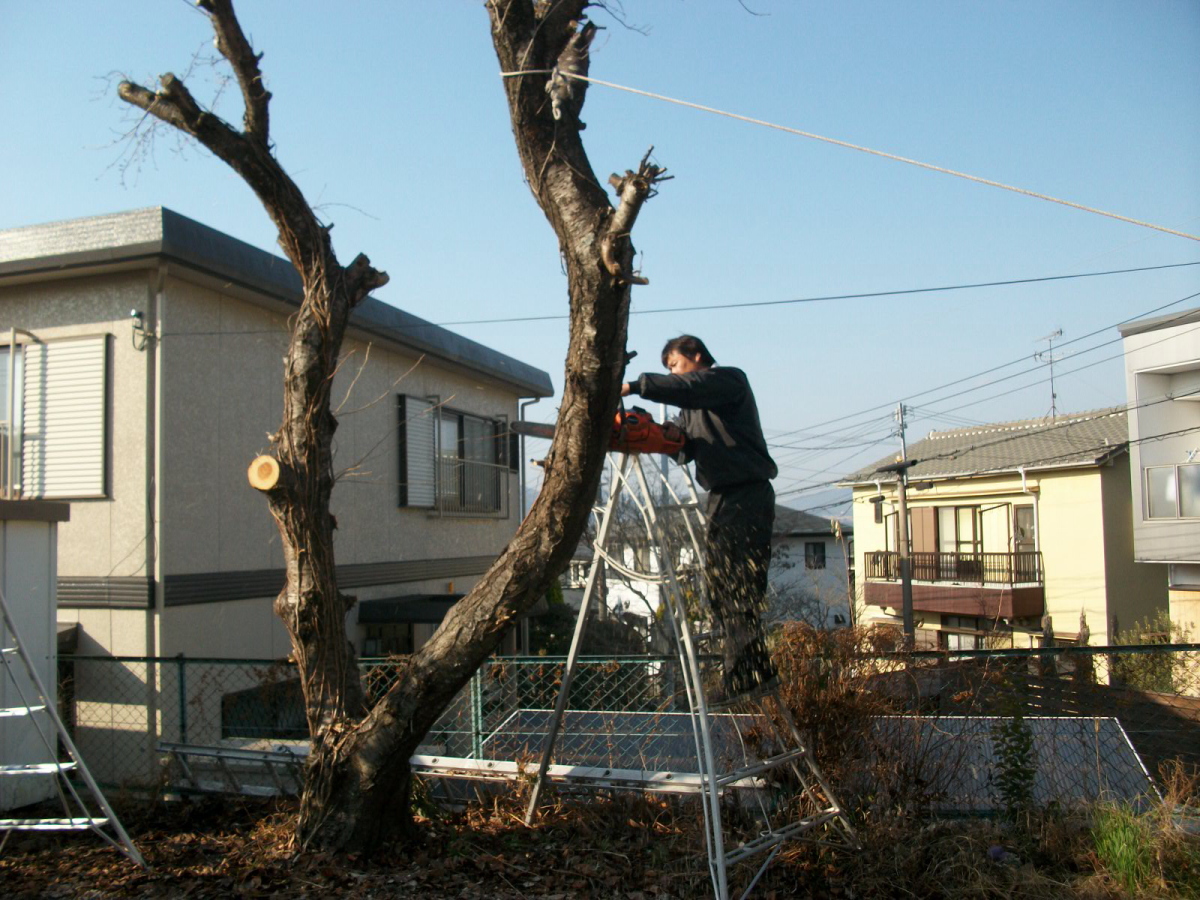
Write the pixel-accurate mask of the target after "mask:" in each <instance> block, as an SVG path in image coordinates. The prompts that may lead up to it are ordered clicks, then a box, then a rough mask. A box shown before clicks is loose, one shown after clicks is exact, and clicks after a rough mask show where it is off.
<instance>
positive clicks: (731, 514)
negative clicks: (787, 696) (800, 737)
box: [621, 334, 779, 700]
mask: <svg viewBox="0 0 1200 900" xmlns="http://www.w3.org/2000/svg"><path fill="white" fill-rule="evenodd" d="M662 362H663V365H664V366H666V368H667V371H668V372H670V374H669V375H660V374H655V373H646V374H643V375H641V376H639V377H638V378H637V379H636V380H634V381H630V382H627V383H625V384H623V385H622V386H621V396H622V397H626V396H629V395H630V394H636V395H638V396H640V397H643V398H645V399H647V400H654V401H657V402H659V403H668V404H670V405H672V406H677V407H679V408H680V410H681V412H680V415H679V417H678V418H677V419H676V420H675V421H674V423H673V424H675V425H677V426H678V427H679V428H680V430H681V431H682V432H683V434H684V436H685V438H686V441H685V443H684V449H683V452H682V453H681V454H680V455H679V457H678V461H679V462H680V463H688V462H692V461H693V460H694V461H695V463H696V480H697V481H699V483H700V486H701V487H702V488H704V489H705V490H707V491H708V492H709V494H708V503H707V507H706V510H705V518H706V519H707V520H708V531H707V533H706V535H705V541H704V544H705V546H704V572H705V580H706V581H707V586H708V603H709V607H710V609H711V610H712V614H713V618H714V619H715V620H716V623H717V625H718V626H719V627H720V629H721V631H722V633H723V634H724V657H725V673H724V688H725V698H724V699H726V700H734V699H736V698H740V697H745V696H751V697H753V696H759V695H761V694H764V693H766V692H769V691H771V690H774V689H775V688H776V687H777V686H778V684H779V677H778V673H777V672H776V669H775V666H774V665H773V664H772V662H771V658H770V656H769V655H768V653H767V645H766V640H765V636H764V634H763V628H762V620H761V614H762V612H763V608H764V606H765V602H766V592H767V570H768V568H769V566H770V562H771V526H772V525H773V524H774V521H775V491H774V490H773V489H772V487H771V479H772V478H774V477H775V476H776V475H777V474H778V471H779V470H778V469H777V468H776V466H775V462H774V460H772V459H771V455H770V453H768V451H767V442H766V440H765V439H764V438H763V433H762V425H761V424H760V423H759V418H758V406H757V405H756V404H755V402H754V392H753V391H752V390H751V389H750V382H749V380H748V379H747V378H746V375H745V373H744V372H742V370H741V369H735V368H731V367H727V366H718V365H717V364H716V360H715V359H713V356H712V354H711V353H709V352H708V348H707V347H705V346H704V342H703V341H701V340H700V339H699V338H697V337H693V336H692V335H687V334H685V335H681V336H680V337H677V338H673V339H672V340H669V341H667V343H666V346H664V347H663V351H662ZM714 699H715V698H714Z"/></svg>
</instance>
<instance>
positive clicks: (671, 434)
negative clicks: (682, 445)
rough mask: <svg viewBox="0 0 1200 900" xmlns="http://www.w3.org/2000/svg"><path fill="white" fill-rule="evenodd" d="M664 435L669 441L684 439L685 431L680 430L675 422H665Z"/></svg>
mask: <svg viewBox="0 0 1200 900" xmlns="http://www.w3.org/2000/svg"><path fill="white" fill-rule="evenodd" d="M662 432H663V437H664V438H666V439H667V440H668V441H682V440H683V432H682V431H680V430H679V426H678V425H676V424H675V423H674V422H664V423H663V427H662Z"/></svg>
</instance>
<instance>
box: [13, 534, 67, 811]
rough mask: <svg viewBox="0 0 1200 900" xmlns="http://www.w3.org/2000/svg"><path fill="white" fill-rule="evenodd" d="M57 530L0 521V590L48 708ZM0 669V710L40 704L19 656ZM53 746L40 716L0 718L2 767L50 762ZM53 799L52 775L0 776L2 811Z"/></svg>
mask: <svg viewBox="0 0 1200 900" xmlns="http://www.w3.org/2000/svg"><path fill="white" fill-rule="evenodd" d="M56 527H57V523H55V522H39V521H27V520H22V519H17V518H11V519H10V518H3V517H0V589H2V590H3V591H4V597H5V603H6V605H7V607H8V611H9V615H10V616H11V617H12V620H13V624H14V626H15V627H16V630H17V633H18V634H19V635H20V636H21V641H22V646H23V647H24V649H25V652H26V653H27V654H28V655H29V657H30V658H31V660H32V661H33V666H34V670H35V671H36V672H37V676H38V678H40V679H41V681H42V683H43V684H44V685H45V687H46V690H47V691H48V692H49V695H50V696H49V697H48V698H47V700H48V701H49V703H50V704H55V703H56V702H57V696H58V695H57V692H56V686H57V659H58V644H57V638H56V635H55V624H54V582H55V561H56V548H55V544H56V540H55V531H56ZM15 643H16V642H15V641H14V639H13V636H12V634H11V633H10V632H9V631H8V629H7V628H5V627H4V624H3V622H2V621H0V646H4V647H13V646H15ZM0 665H4V667H5V668H4V669H0V708H5V709H6V708H10V707H23V706H26V705H30V706H35V705H39V703H40V701H39V700H38V692H37V687H36V686H35V685H34V683H33V681H32V679H30V678H29V676H28V674H27V672H26V669H25V666H24V664H23V663H22V662H21V660H20V658H19V657H17V656H16V655H8V656H7V659H6V662H5V663H4V664H0ZM5 669H6V670H7V671H5ZM10 674H11V677H9V676H10ZM35 720H36V721H35ZM39 729H40V730H41V731H42V732H43V733H44V734H47V735H49V738H50V747H49V748H47V747H46V745H45V743H43V741H42V740H41V739H40V738H39V736H38V730H39ZM55 746H56V738H55V732H54V725H53V724H52V722H51V721H50V718H49V716H48V715H46V713H44V712H42V713H33V715H32V716H27V717H17V716H13V717H8V718H4V719H0V765H6V766H15V765H28V764H30V763H48V762H54V760H55V752H54V747H55ZM54 796H55V788H54V779H53V776H45V777H43V776H22V777H11V778H0V810H8V809H16V808H17V807H21V806H26V805H28V804H30V803H36V802H38V801H39V800H46V799H49V798H51V797H54Z"/></svg>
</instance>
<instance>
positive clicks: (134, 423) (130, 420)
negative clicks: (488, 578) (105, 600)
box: [0, 266, 519, 657]
mask: <svg viewBox="0 0 1200 900" xmlns="http://www.w3.org/2000/svg"><path fill="white" fill-rule="evenodd" d="M165 272H166V279H165V282H164V283H163V291H162V294H161V298H162V299H161V303H160V302H159V297H158V296H157V289H158V286H159V285H158V279H159V277H160V272H159V270H158V268H157V267H156V268H154V269H149V268H142V269H136V270H130V271H128V272H119V273H110V274H103V275H98V274H95V273H87V274H79V275H75V276H74V277H64V278H62V279H59V280H54V281H36V282H35V281H31V282H29V283H25V284H14V283H8V284H5V285H4V286H3V287H2V288H0V314H2V315H0V325H4V326H7V325H8V324H12V325H15V326H17V327H20V328H23V329H27V330H29V331H32V332H33V333H34V334H36V335H38V337H39V338H41V339H42V340H45V341H51V340H58V339H62V338H73V337H81V336H91V335H105V334H107V335H110V338H109V368H108V373H109V391H108V394H109V401H108V403H109V409H108V416H107V428H108V444H109V451H108V456H109V460H108V484H109V496H108V497H107V498H104V499H100V500H82V501H78V502H74V503H72V515H71V520H70V521H69V522H66V523H63V525H62V527H61V528H60V530H59V574H60V575H61V576H66V577H72V576H75V577H96V578H106V577H122V576H130V577H147V578H155V577H159V576H171V575H188V574H201V573H213V572H222V571H231V570H233V571H236V570H256V569H279V568H282V566H283V557H282V553H281V551H280V547H279V539H278V534H277V532H276V529H275V525H274V523H273V521H272V520H271V517H270V515H269V513H268V510H267V505H266V503H265V501H264V500H263V498H262V497H261V496H260V495H258V494H257V493H256V492H254V491H253V490H252V489H251V488H250V487H249V486H248V485H247V482H246V474H245V473H246V467H247V465H248V464H249V462H250V460H251V459H252V458H253V457H254V456H255V455H257V454H258V453H260V452H263V451H264V450H267V449H269V446H270V444H269V440H268V437H267V433H268V432H269V431H273V430H275V429H277V428H278V427H279V425H280V421H281V416H282V391H283V386H282V373H283V361H282V360H283V355H284V353H285V351H286V338H285V329H286V324H287V323H286V312H287V310H286V309H285V308H283V307H280V306H278V305H276V306H272V305H271V304H272V302H273V301H271V300H269V299H266V298H261V297H256V296H254V295H250V294H247V293H245V292H244V291H243V289H241V288H237V287H235V286H232V285H222V284H219V283H216V282H213V281H211V280H206V279H205V278H204V277H203V276H198V275H196V274H194V273H192V272H191V271H190V270H184V269H180V268H179V267H178V266H168V267H167V268H166V270H165ZM249 301H254V302H249ZM131 309H139V310H142V311H144V312H145V315H146V321H147V325H148V326H149V327H150V328H151V329H152V330H153V329H155V328H157V329H158V331H159V335H160V337H159V340H158V341H157V342H151V343H150V345H149V346H148V347H147V348H146V349H143V350H138V349H136V348H135V347H134V346H133V341H132V321H131V319H130V315H129V312H130V310H131ZM344 356H345V364H344V366H343V367H342V369H341V371H340V372H339V374H338V376H337V378H336V380H335V383H334V388H333V398H334V405H335V406H337V405H339V404H341V405H342V411H341V413H340V414H339V429H338V432H337V435H336V438H335V458H334V464H335V471H338V472H342V471H343V470H349V471H346V472H345V473H344V475H343V477H342V478H341V480H340V481H339V483H338V485H337V487H336V488H335V490H334V494H333V499H332V507H333V512H334V514H335V515H336V516H337V518H338V521H339V529H338V531H337V532H336V535H335V540H336V552H337V560H338V563H339V564H343V565H345V564H355V563H373V562H391V561H399V560H420V559H430V558H437V559H441V558H453V557H475V556H485V555H492V554H496V553H498V552H499V551H500V550H501V549H502V548H503V547H504V545H505V543H506V542H507V540H508V539H509V537H510V536H511V535H512V533H513V532H514V531H515V529H516V525H517V516H518V512H519V499H518V485H517V477H516V475H515V474H513V475H511V476H510V477H509V478H508V483H509V493H508V516H507V517H504V518H500V517H494V516H493V517H482V516H480V517H452V516H445V517H438V516H436V515H430V513H429V512H428V511H426V510H420V509H401V508H399V487H398V480H399V479H398V466H399V456H398V436H397V400H396V397H397V395H398V394H399V393H408V394H412V395H415V396H420V397H424V396H430V395H436V396H438V397H440V398H441V399H442V400H443V402H444V403H445V404H446V406H447V407H448V408H452V409H454V410H456V411H460V412H464V413H472V414H476V415H480V416H485V417H489V418H507V419H508V420H510V421H511V420H513V419H515V418H516V416H517V402H518V399H519V398H518V397H517V394H516V391H515V390H514V389H512V388H506V387H503V386H500V385H497V384H495V383H493V382H490V381H486V380H485V379H483V378H477V377H475V376H474V375H473V374H472V373H469V372H466V371H464V370H461V369H457V368H454V367H452V366H450V365H449V364H443V363H435V362H434V361H431V360H429V359H423V360H422V359H418V358H417V357H416V356H415V355H405V354H402V353H399V352H396V351H395V350H392V349H384V348H383V347H382V346H381V345H380V344H378V343H375V344H374V345H372V346H370V347H369V352H368V341H367V340H366V339H365V338H363V336H362V335H356V334H354V333H353V332H351V333H350V335H349V336H348V338H347V341H346V344H345V347H344ZM352 383H353V387H351V385H352ZM155 392H157V403H159V404H161V419H160V420H159V421H158V422H157V423H156V421H155V405H156V393H155ZM156 426H157V427H156ZM156 442H157V443H156ZM156 457H158V458H159V459H161V472H160V473H159V478H158V484H157V485H154V487H155V488H157V490H158V497H157V498H156V497H155V496H154V493H153V490H151V491H149V492H148V490H147V486H148V485H151V484H153V475H154V466H155V462H156ZM156 504H157V506H156ZM156 516H157V518H158V521H159V534H158V535H157V540H156V534H155V519H156ZM477 580H478V576H470V577H465V578H464V577H456V578H455V579H454V580H453V583H451V582H450V581H448V580H437V581H428V582H420V583H404V584H394V585H372V586H369V587H363V588H360V589H357V590H355V592H354V593H355V594H356V595H357V596H358V597H360V598H361V599H370V598H375V597H386V596H395V595H398V594H405V593H418V592H420V593H446V592H448V591H450V590H451V589H453V591H455V592H459V593H461V592H465V591H467V590H469V589H470V588H471V587H472V586H473V585H474V583H475V582H476V581H477ZM159 602H161V594H160V595H159ZM60 613H61V615H60V618H61V619H62V620H63V621H77V622H79V623H80V625H81V627H82V629H83V635H84V638H83V643H82V645H81V647H80V652H83V653H97V652H108V653H113V654H118V655H138V656H141V655H155V654H158V653H164V654H174V653H176V652H180V651H181V650H182V651H185V652H188V653H189V654H200V653H204V654H208V653H211V654H213V655H228V654H230V653H236V654H246V655H249V656H263V657H267V656H278V655H282V654H283V653H285V652H286V649H287V645H286V637H285V635H284V632H283V629H282V627H281V626H280V625H279V623H278V622H277V621H276V619H275V617H274V615H273V613H272V612H271V609H270V601H269V599H262V600H245V601H232V602H229V603H207V604H200V605H198V606H195V607H188V606H173V607H170V608H168V609H166V610H165V611H163V612H162V615H161V620H160V618H159V617H158V616H156V615H155V613H154V612H153V611H143V610H128V609H108V608H104V609H78V610H76V609H67V610H60ZM350 621H351V623H353V622H354V621H355V617H354V614H353V613H352V614H351V617H350Z"/></svg>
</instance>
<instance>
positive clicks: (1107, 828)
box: [1092, 804, 1158, 894]
mask: <svg viewBox="0 0 1200 900" xmlns="http://www.w3.org/2000/svg"><path fill="white" fill-rule="evenodd" d="M1092 840H1093V842H1094V843H1095V847H1096V857H1097V858H1098V859H1099V860H1100V862H1101V864H1102V865H1103V866H1104V868H1105V869H1106V870H1107V871H1108V873H1109V874H1110V875H1111V876H1112V877H1113V878H1114V879H1116V880H1117V881H1118V882H1119V883H1120V884H1121V886H1122V887H1123V888H1125V890H1126V891H1128V892H1129V893H1130V894H1137V893H1138V892H1140V891H1142V890H1144V889H1146V888H1148V887H1149V886H1150V885H1151V883H1152V882H1154V881H1157V876H1158V872H1157V865H1156V860H1155V855H1156V848H1157V842H1156V841H1155V840H1154V834H1153V829H1152V828H1151V826H1150V824H1149V822H1148V821H1147V820H1146V819H1145V818H1144V817H1142V816H1139V815H1138V814H1137V813H1135V812H1134V811H1133V810H1132V809H1130V808H1129V807H1128V806H1126V805H1118V804H1111V805H1109V804H1104V805H1101V806H1098V807H1096V810H1095V813H1094V814H1093V817H1092Z"/></svg>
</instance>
